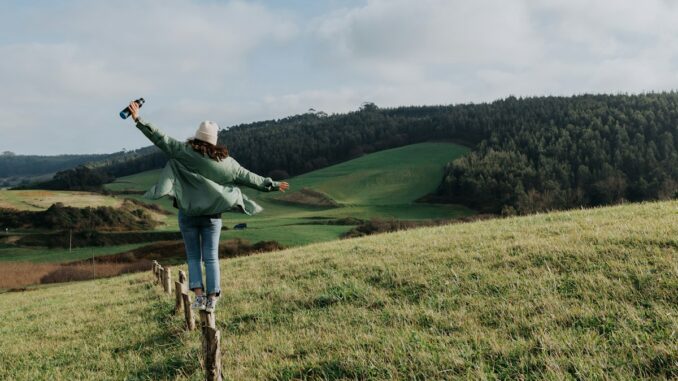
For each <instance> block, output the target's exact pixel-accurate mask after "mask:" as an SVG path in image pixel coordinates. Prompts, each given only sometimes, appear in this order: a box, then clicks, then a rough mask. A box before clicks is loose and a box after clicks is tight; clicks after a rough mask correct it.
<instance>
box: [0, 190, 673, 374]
mask: <svg viewBox="0 0 678 381" xmlns="http://www.w3.org/2000/svg"><path fill="white" fill-rule="evenodd" d="M677 215H678V201H670V202H655V203H643V204H629V205H622V206H615V207H608V208H597V209H591V210H577V211H569V212H559V213H553V214H542V215H535V216H528V217H519V218H508V219H497V220H488V221H482V222H475V223H469V224H457V225H450V226H440V227H432V228H421V229H415V230H409V231H404V232H397V233H391V234H383V235H377V236H370V237H364V238H359V239H350V240H342V241H335V242H325V243H319V244H312V245H307V246H303V247H298V248H293V249H289V250H285V251H282V252H277V253H269V254H263V255H258V256H251V257H244V258H237V259H232V260H225V261H222V262H221V271H222V289H223V297H222V299H221V301H220V308H219V310H218V314H217V326H218V328H219V329H220V330H221V333H222V365H223V369H224V376H225V379H228V380H292V379H313V380H338V379H345V380H354V379H369V380H391V379H418V380H425V379H511V380H513V379H532V380H541V379H551V380H560V379H614V380H636V379H676V378H677V377H678V336H677V335H678V333H677V332H678V293H676V290H677V289H678V266H677V264H678V239H677V237H678V218H676V216H677ZM149 278H150V277H149V274H138V275H132V276H123V277H119V278H115V279H110V280H98V281H94V282H83V283H78V284H73V285H63V286H59V287H51V288H47V289H39V290H35V291H30V292H29V293H25V294H21V293H11V294H3V295H0V311H3V319H1V320H0V363H1V364H3V366H2V367H0V379H17V380H23V379H36V378H45V379H97V380H106V379H124V378H125V377H127V378H128V379H178V380H186V379H191V380H198V379H201V377H202V374H201V373H200V370H199V368H198V365H197V363H198V358H199V353H200V340H199V336H198V334H197V333H191V334H185V333H181V332H179V331H178V330H179V327H180V325H181V318H179V317H168V316H169V313H170V309H171V305H172V303H173V301H172V299H171V298H170V297H169V296H167V297H164V299H161V301H157V299H156V295H157V292H158V291H157V287H155V286H154V289H153V290H148V289H145V283H138V282H144V281H147V280H148V279H149ZM27 296H30V298H31V299H30V300H31V303H24V301H25V298H26V297H27ZM154 311H155V312H154ZM38 372H39V373H38Z"/></svg>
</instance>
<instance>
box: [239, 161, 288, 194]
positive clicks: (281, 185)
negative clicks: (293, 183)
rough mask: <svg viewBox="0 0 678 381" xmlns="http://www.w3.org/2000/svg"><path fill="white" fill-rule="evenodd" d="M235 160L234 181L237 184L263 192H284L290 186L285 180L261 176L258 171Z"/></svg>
mask: <svg viewBox="0 0 678 381" xmlns="http://www.w3.org/2000/svg"><path fill="white" fill-rule="evenodd" d="M233 161H234V162H235V173H234V181H235V183H236V184H242V185H245V186H248V187H250V188H254V189H257V190H260V191H262V192H270V191H274V190H279V191H281V192H284V191H286V190H287V188H289V186H290V185H289V184H288V183H287V182H285V181H273V179H271V178H270V177H263V176H259V175H257V174H256V173H253V172H250V171H249V170H247V169H246V168H245V167H243V166H241V165H240V164H239V163H238V162H237V161H235V160H233Z"/></svg>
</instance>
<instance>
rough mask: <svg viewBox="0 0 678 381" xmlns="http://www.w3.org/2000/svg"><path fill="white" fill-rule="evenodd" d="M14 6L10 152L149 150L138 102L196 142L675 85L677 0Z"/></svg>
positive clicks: (0, 37)
mask: <svg viewBox="0 0 678 381" xmlns="http://www.w3.org/2000/svg"><path fill="white" fill-rule="evenodd" d="M17 4H20V3H18V2H17V3H11V4H10V3H2V4H0V57H2V59H0V83H1V84H2V86H1V87H0V100H2V102H1V103H0V135H2V138H1V139H0V151H2V150H5V149H12V150H15V151H18V152H32V153H59V152H106V151H112V150H117V149H120V148H122V147H127V148H134V147H138V146H142V145H145V144H147V142H146V141H145V140H144V138H143V137H142V136H140V134H139V133H138V132H137V131H135V130H134V129H132V128H121V127H120V126H121V123H122V122H121V121H120V120H118V119H116V117H115V115H116V113H117V111H118V110H119V109H120V108H121V107H122V106H124V103H125V102H127V101H128V100H129V99H131V98H133V97H137V96H145V97H146V98H147V100H148V102H147V104H146V105H145V106H144V108H143V113H144V114H145V115H146V116H147V117H149V118H150V119H152V120H153V121H155V122H157V124H158V125H160V126H162V127H163V128H164V129H165V130H166V131H167V132H168V133H170V134H172V135H175V136H177V137H180V138H183V137H186V136H188V135H189V134H190V133H191V132H192V131H193V129H194V128H195V126H196V125H197V123H198V122H199V121H200V120H203V119H213V120H217V121H218V122H219V123H220V124H221V125H222V126H226V125H230V124H236V123H241V122H248V121H255V120H261V119H267V118H279V117H284V116H287V115H290V114H294V113H299V112H305V111H306V110H307V109H308V108H310V107H313V108H316V109H319V110H324V111H326V112H330V113H331V112H344V111H348V110H354V109H356V108H357V107H359V105H360V104H361V103H362V102H364V101H372V102H375V103H377V105H379V106H398V105H409V104H448V103H460V102H478V101H491V100H493V99H496V98H500V97H505V96H507V95H511V94H512V95H546V94H558V95H568V94H573V93H583V92H620V91H621V92H639V91H650V90H667V89H676V88H678V52H676V50H675V46H678V3H675V2H670V1H665V0H647V1H643V2H639V1H633V0H600V1H588V0H516V1H501V0H477V1H462V0H416V1H415V0H366V1H364V2H362V3H359V4H357V5H356V4H355V3H350V4H348V3H346V2H333V3H328V4H330V5H327V6H317V7H311V8H308V7H304V5H303V4H302V3H300V2H297V3H291V4H292V5H289V4H290V3H284V5H281V4H280V3H272V2H263V1H259V2H254V1H248V2H245V1H225V2H217V1H209V2H207V1H188V0H187V1H184V0H167V1H157V0H135V1H131V0H124V1H121V2H115V3H112V2H102V1H84V0H78V1H67V2H45V3H42V4H41V5H40V6H37V5H25V4H24V5H17ZM301 7H304V8H303V9H302V8H301ZM311 10H312V11H311ZM313 12H315V13H313ZM17 147H19V148H17ZM23 147H29V148H25V149H24V148H23ZM38 150H40V151H38Z"/></svg>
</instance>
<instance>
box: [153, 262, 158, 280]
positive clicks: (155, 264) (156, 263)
mask: <svg viewBox="0 0 678 381" xmlns="http://www.w3.org/2000/svg"><path fill="white" fill-rule="evenodd" d="M153 277H154V278H155V279H158V261H153Z"/></svg>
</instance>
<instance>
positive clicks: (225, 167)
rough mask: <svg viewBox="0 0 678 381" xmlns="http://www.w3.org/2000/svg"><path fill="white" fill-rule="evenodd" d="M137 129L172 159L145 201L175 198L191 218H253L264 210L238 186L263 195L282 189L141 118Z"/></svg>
mask: <svg viewBox="0 0 678 381" xmlns="http://www.w3.org/2000/svg"><path fill="white" fill-rule="evenodd" d="M137 128H138V129H140V130H141V132H143V133H144V135H146V137H148V138H149V139H150V140H151V142H153V144H155V145H156V146H157V147H158V148H160V149H161V150H162V151H163V152H165V154H167V156H168V157H169V160H168V162H167V165H166V166H165V168H164V169H163V170H162V173H161V174H160V179H159V180H158V182H157V183H156V184H155V185H154V186H153V187H152V188H151V189H149V190H148V192H146V194H145V195H144V197H146V198H150V199H158V198H161V197H162V196H169V197H173V198H174V199H176V202H177V206H178V207H179V209H181V210H182V211H183V212H184V213H186V214H188V215H191V216H199V215H206V214H216V213H222V212H229V211H230V212H239V213H245V214H249V215H252V214H256V213H259V212H261V211H262V210H263V208H262V207H261V206H259V205H258V204H257V203H256V202H254V201H252V200H250V199H249V198H247V196H245V195H244V194H243V193H242V191H241V190H240V189H239V188H238V187H237V186H236V185H245V186H248V187H251V188H254V189H257V190H260V191H264V192H270V191H272V190H277V189H278V187H279V186H280V183H279V182H277V181H273V180H272V179H271V178H270V177H262V176H259V175H257V174H255V173H252V172H250V171H248V170H247V169H245V168H243V167H242V166H240V164H238V162H237V161H235V159H233V158H232V157H230V156H229V157H227V158H226V159H223V160H221V161H216V160H213V159H211V158H209V157H207V156H203V155H202V154H200V153H199V152H196V151H195V150H193V148H191V147H190V146H189V145H188V144H186V143H183V142H180V141H178V140H176V139H173V138H171V137H169V136H167V135H165V134H164V133H162V132H161V131H160V130H158V129H157V128H155V127H154V126H153V125H152V124H150V123H148V122H146V121H145V120H143V119H141V118H139V119H138V121H137Z"/></svg>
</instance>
